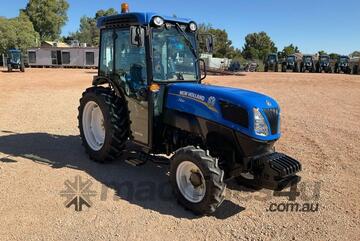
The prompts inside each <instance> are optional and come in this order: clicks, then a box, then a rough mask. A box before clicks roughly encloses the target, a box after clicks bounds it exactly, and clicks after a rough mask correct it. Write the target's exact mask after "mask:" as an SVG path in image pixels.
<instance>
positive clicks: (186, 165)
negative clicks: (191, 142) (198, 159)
mask: <svg viewBox="0 0 360 241" xmlns="http://www.w3.org/2000/svg"><path fill="white" fill-rule="evenodd" d="M176 182H177V185H178V188H179V190H180V192H181V194H182V195H183V196H184V197H185V198H186V199H187V200H188V201H190V202H192V203H199V202H201V201H202V200H203V199H204V197H205V193H206V184H205V178H204V175H203V173H202V172H201V170H200V168H198V167H197V166H196V165H195V164H194V163H192V162H190V161H183V162H181V163H180V164H179V166H178V168H177V170H176Z"/></svg>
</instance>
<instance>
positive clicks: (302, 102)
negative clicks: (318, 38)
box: [0, 69, 360, 240]
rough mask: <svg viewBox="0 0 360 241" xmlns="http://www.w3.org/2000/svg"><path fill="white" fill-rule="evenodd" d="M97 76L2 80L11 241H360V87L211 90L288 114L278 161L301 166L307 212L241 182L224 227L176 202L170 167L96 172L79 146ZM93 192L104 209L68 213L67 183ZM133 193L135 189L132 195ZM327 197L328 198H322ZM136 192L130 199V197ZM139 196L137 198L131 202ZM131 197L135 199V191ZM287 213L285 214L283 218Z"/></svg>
mask: <svg viewBox="0 0 360 241" xmlns="http://www.w3.org/2000/svg"><path fill="white" fill-rule="evenodd" d="M95 74H96V71H95V70H70V69H66V70H64V69H27V70H26V72H25V73H19V72H13V73H6V72H0V89H1V95H0V193H1V195H0V240H74V239H80V240H133V239H138V240H140V239H141V240H144V239H146V240H150V239H151V240H174V239H175V240H198V239H201V240H357V239H358V237H359V235H360V215H359V214H360V202H359V200H360V190H359V189H360V185H359V184H360V176H359V174H360V159H359V156H360V148H359V144H360V141H359V136H360V125H359V118H360V107H359V106H360V76H353V75H339V74H311V73H306V74H296V73H247V74H246V75H245V76H236V77H235V76H211V77H209V78H208V79H207V81H206V82H208V83H210V84H217V85H225V86H233V87H238V88H244V89H250V90H255V91H258V92H262V93H265V94H267V95H270V96H272V97H274V98H275V99H276V100H277V101H278V102H279V104H280V106H281V107H282V109H281V111H282V114H281V117H282V124H281V129H282V138H281V139H280V140H279V141H278V143H277V145H276V148H277V151H281V152H285V153H287V154H288V155H290V156H293V157H294V158H297V159H298V160H300V161H301V162H302V164H303V171H302V172H301V176H302V184H301V185H299V188H298V189H299V191H300V194H301V195H300V196H299V197H297V199H296V202H297V203H299V204H301V205H302V204H304V203H312V204H318V205H319V209H318V211H317V212H280V211H275V212H272V211H267V210H268V209H269V207H270V205H271V204H272V203H274V204H281V203H284V204H288V203H292V202H290V201H289V200H288V197H286V196H283V197H276V196H274V195H273V192H271V191H265V190H260V191H251V190H247V189H246V188H244V187H241V186H238V185H236V184H234V183H232V182H230V183H229V184H228V186H229V188H228V190H227V198H226V201H225V202H224V203H223V205H222V206H221V207H220V208H219V210H218V211H217V212H216V213H215V215H213V216H209V217H197V216H193V215H192V214H191V213H189V212H188V211H186V210H184V209H183V208H182V207H180V206H179V205H178V204H177V203H176V200H174V199H173V197H172V195H171V190H170V189H169V185H168V170H167V167H166V166H157V165H154V164H151V163H148V164H146V165H144V166H141V167H133V166H131V165H129V164H126V163H125V162H121V161H119V162H115V163H112V164H106V165H100V164H97V163H93V162H91V161H90V160H89V159H88V157H87V156H86V154H85V153H84V149H83V148H82V146H81V142H80V139H79V136H78V135H79V131H78V128H77V107H78V100H79V98H80V96H81V93H82V92H83V90H84V89H85V88H86V87H88V86H90V84H91V80H92V76H93V75H95ZM78 175H79V176H80V177H81V178H82V180H83V181H86V180H88V179H89V180H90V181H91V182H92V186H91V187H90V188H91V190H92V191H95V192H96V195H95V196H94V197H92V198H91V201H92V206H91V207H90V208H87V207H84V208H83V210H82V211H81V212H80V211H79V212H76V211H75V210H74V206H71V207H70V208H66V207H65V206H64V202H65V201H66V198H64V197H63V196H61V195H60V192H61V191H64V190H65V185H64V183H65V181H67V180H69V181H71V182H73V181H74V180H75V177H76V176H78ZM125 184H126V185H128V186H126V185H125ZM315 185H318V186H319V189H320V191H319V193H318V192H315V194H316V195H313V190H315ZM129 188H130V189H129ZM131 188H132V190H133V191H134V193H133V194H132V193H131ZM128 190H130V192H129V191H128ZM278 207H279V206H278Z"/></svg>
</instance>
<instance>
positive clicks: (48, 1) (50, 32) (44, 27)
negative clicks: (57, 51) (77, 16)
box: [25, 0, 69, 41]
mask: <svg viewBox="0 0 360 241" xmlns="http://www.w3.org/2000/svg"><path fill="white" fill-rule="evenodd" d="M68 8H69V4H68V2H67V1H66V0H29V3H28V4H27V6H26V9H25V12H26V14H27V15H28V16H29V18H30V20H31V22H32V23H33V25H34V28H35V30H36V31H37V32H38V33H39V34H40V39H41V41H43V40H56V39H58V38H59V37H60V33H61V28H62V27H63V26H64V25H65V23H66V22H67V20H68V16H67V10H68Z"/></svg>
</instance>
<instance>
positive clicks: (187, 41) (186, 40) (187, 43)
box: [175, 23, 198, 60]
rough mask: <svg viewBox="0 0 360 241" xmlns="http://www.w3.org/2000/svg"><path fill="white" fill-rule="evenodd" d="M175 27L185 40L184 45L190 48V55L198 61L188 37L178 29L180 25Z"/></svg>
mask: <svg viewBox="0 0 360 241" xmlns="http://www.w3.org/2000/svg"><path fill="white" fill-rule="evenodd" d="M175 26H176V30H177V31H178V32H179V33H181V34H182V36H183V37H184V39H185V43H186V45H187V46H188V47H190V50H191V52H192V54H193V55H194V57H195V58H196V60H198V56H197V54H196V50H195V48H194V46H193V44H192V42H191V41H190V40H189V38H188V36H187V35H186V33H185V31H184V30H183V29H182V28H181V27H180V25H179V24H178V23H176V24H175Z"/></svg>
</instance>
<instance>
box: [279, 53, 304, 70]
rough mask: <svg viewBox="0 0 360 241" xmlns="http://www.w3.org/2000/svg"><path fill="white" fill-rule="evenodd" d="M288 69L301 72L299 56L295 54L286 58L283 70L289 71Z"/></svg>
mask: <svg viewBox="0 0 360 241" xmlns="http://www.w3.org/2000/svg"><path fill="white" fill-rule="evenodd" d="M288 70H290V71H292V72H300V66H299V61H298V57H297V56H296V55H294V54H292V55H289V56H287V57H286V60H285V61H284V62H283V63H282V65H281V72H287V71H288Z"/></svg>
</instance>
